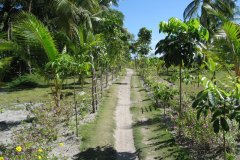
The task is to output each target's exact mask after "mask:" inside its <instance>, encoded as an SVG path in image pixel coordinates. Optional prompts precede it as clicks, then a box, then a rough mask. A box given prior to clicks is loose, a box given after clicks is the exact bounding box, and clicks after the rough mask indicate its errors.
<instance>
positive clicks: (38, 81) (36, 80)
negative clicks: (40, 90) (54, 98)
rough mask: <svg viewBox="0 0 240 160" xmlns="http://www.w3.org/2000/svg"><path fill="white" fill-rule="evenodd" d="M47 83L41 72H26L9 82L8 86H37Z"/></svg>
mask: <svg viewBox="0 0 240 160" xmlns="http://www.w3.org/2000/svg"><path fill="white" fill-rule="evenodd" d="M44 84H45V80H44V78H43V77H42V76H41V75H39V74H26V75H23V76H20V77H18V78H17V79H15V80H13V81H12V82H10V83H9V84H8V88H11V89H13V88H35V87H39V86H42V85H44Z"/></svg>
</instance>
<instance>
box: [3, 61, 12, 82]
mask: <svg viewBox="0 0 240 160" xmlns="http://www.w3.org/2000/svg"><path fill="white" fill-rule="evenodd" d="M12 59H13V58H12V57H7V58H2V59H0V81H2V80H3V79H4V77H5V76H6V75H7V74H8V72H9V70H10V67H11V62H12Z"/></svg>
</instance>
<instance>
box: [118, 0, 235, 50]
mask: <svg viewBox="0 0 240 160" xmlns="http://www.w3.org/2000/svg"><path fill="white" fill-rule="evenodd" d="M191 1H192V0H119V6H118V7H117V9H118V10H120V11H121V12H123V14H124V15H125V27H126V28H127V29H128V30H129V32H131V33H133V34H134V35H135V38H136V37H137V33H138V31H139V29H140V28H141V27H147V28H148V29H151V30H152V48H153V49H154V48H155V44H156V43H157V42H158V41H159V40H160V39H162V38H163V37H164V35H160V34H159V32H158V24H159V23H160V21H168V19H169V18H171V17H177V18H179V19H183V11H184V9H185V8H186V6H187V5H188V4H189V3H190V2H191ZM238 4H239V2H238Z"/></svg>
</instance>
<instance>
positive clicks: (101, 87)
mask: <svg viewBox="0 0 240 160" xmlns="http://www.w3.org/2000/svg"><path fill="white" fill-rule="evenodd" d="M100 85H101V86H100V90H101V98H102V97H103V66H102V65H101V73H100Z"/></svg>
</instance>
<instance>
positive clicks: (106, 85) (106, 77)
mask: <svg viewBox="0 0 240 160" xmlns="http://www.w3.org/2000/svg"><path fill="white" fill-rule="evenodd" d="M107 87H108V64H107V63H106V88H107Z"/></svg>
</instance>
